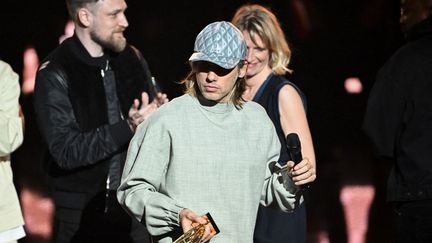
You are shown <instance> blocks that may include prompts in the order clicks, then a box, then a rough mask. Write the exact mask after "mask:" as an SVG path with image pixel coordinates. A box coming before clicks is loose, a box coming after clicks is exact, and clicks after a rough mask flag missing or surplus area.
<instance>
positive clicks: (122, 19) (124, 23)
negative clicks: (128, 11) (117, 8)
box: [119, 13, 129, 28]
mask: <svg viewBox="0 0 432 243" xmlns="http://www.w3.org/2000/svg"><path fill="white" fill-rule="evenodd" d="M119 25H120V26H122V27H124V28H127V27H128V26H129V22H128V21H127V18H126V15H125V14H124V13H122V14H121V16H120V22H119Z"/></svg>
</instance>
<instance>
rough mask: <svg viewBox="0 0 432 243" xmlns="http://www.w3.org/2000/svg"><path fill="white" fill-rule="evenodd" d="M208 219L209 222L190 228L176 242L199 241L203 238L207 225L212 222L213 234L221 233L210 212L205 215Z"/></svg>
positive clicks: (196, 242) (191, 242)
mask: <svg viewBox="0 0 432 243" xmlns="http://www.w3.org/2000/svg"><path fill="white" fill-rule="evenodd" d="M204 217H205V218H206V219H207V223H205V224H198V225H197V226H195V227H193V228H192V229H190V230H188V231H187V232H186V233H184V234H183V235H182V236H180V237H179V238H178V239H177V240H175V241H174V243H199V242H200V241H201V240H202V237H203V236H204V232H205V226H206V225H207V224H210V227H211V232H212V235H216V234H217V233H219V228H218V227H217V225H216V223H215V222H214V220H213V218H212V217H211V216H210V213H207V214H206V215H205V216H204Z"/></svg>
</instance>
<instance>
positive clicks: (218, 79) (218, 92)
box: [192, 61, 246, 103]
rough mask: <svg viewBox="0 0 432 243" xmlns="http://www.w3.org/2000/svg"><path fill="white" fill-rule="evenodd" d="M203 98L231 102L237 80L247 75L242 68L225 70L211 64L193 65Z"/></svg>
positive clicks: (244, 67) (198, 62)
mask: <svg viewBox="0 0 432 243" xmlns="http://www.w3.org/2000/svg"><path fill="white" fill-rule="evenodd" d="M192 68H193V71H194V72H195V77H196V82H197V84H198V88H199V90H200V92H201V94H202V96H203V97H204V98H205V99H207V100H211V101H215V102H218V103H226V102H228V101H229V100H230V98H231V94H232V91H233V88H234V84H235V83H236V81H237V79H238V78H239V77H240V78H242V77H244V75H245V74H246V65H244V66H243V67H242V68H239V67H237V66H236V67H235V68H233V69H224V68H221V67H220V66H218V65H216V64H213V63H211V62H205V61H197V62H194V63H193V65H192Z"/></svg>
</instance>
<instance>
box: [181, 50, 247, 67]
mask: <svg viewBox="0 0 432 243" xmlns="http://www.w3.org/2000/svg"><path fill="white" fill-rule="evenodd" d="M215 59H219V60H215ZM189 61H190V62H196V61H206V62H211V63H214V64H216V65H218V66H220V67H222V68H225V69H232V68H234V67H235V66H236V65H237V64H238V63H239V62H240V60H238V61H237V62H229V63H228V62H224V61H222V60H220V58H217V57H209V56H208V55H206V54H205V53H202V52H194V53H193V54H192V55H191V56H190V58H189Z"/></svg>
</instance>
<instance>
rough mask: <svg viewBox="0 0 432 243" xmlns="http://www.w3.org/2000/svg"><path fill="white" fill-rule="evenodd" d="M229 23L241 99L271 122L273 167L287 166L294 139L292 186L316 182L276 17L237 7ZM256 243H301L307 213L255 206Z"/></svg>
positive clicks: (301, 104) (301, 106) (301, 105)
mask: <svg viewBox="0 0 432 243" xmlns="http://www.w3.org/2000/svg"><path fill="white" fill-rule="evenodd" d="M232 23H233V24H234V25H236V26H237V27H238V28H239V29H240V30H241V31H242V32H243V35H244V37H245V40H246V44H247V49H248V54H247V59H246V61H247V73H246V89H245V92H244V93H243V98H244V99H246V100H253V101H255V102H257V103H259V104H260V105H262V106H263V107H264V108H265V109H266V111H267V114H268V116H269V117H270V119H271V120H272V122H273V124H274V126H275V128H276V132H277V135H278V138H279V141H280V143H281V145H282V146H281V150H280V157H279V160H278V163H279V164H281V165H283V164H285V163H286V161H288V160H291V158H290V155H289V152H288V150H287V146H286V145H287V143H286V137H287V135H288V134H290V133H297V134H298V135H299V138H300V142H301V150H302V154H303V156H304V158H305V159H304V161H303V162H302V163H299V164H297V165H296V166H295V167H294V171H293V181H294V182H296V184H297V185H305V184H307V183H311V182H313V181H314V180H315V179H316V170H315V167H316V166H315V153H314V148H313V143H312V137H311V133H310V131H309V126H308V121H307V118H306V99H305V96H304V95H303V93H302V92H301V91H300V89H299V88H298V87H297V86H295V85H294V84H293V83H291V82H289V81H288V80H287V79H286V78H285V75H286V73H287V72H290V70H289V69H288V64H289V61H290V58H291V51H290V49H289V47H288V43H287V41H286V39H285V36H284V33H283V31H282V28H281V26H280V24H279V21H278V20H277V18H276V16H275V15H274V14H273V13H272V12H271V11H270V10H269V9H267V8H265V7H263V6H261V5H257V4H247V5H243V6H241V7H240V8H239V9H238V10H237V11H236V13H235V15H234V17H233V19H232ZM254 242H256V243H264V242H271V243H278V242H280V243H282V242H283V243H289V242H293V243H294V242H296V243H297V242H298V243H301V242H303V243H304V242H306V207H305V205H304V203H303V204H301V205H300V206H299V207H298V208H297V209H296V210H294V212H293V213H285V212H281V211H280V210H277V209H274V208H271V207H264V206H260V208H259V211H258V218H257V224H256V226H255V235H254Z"/></svg>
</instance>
